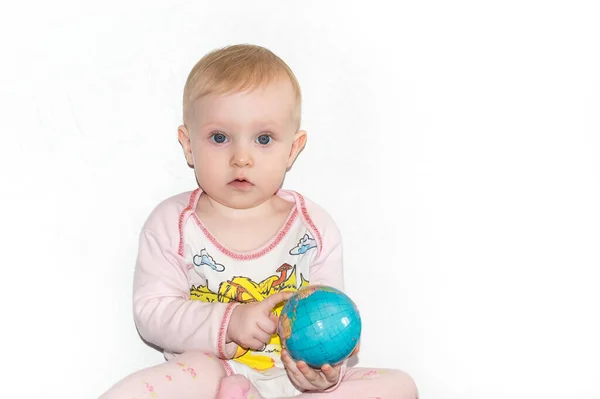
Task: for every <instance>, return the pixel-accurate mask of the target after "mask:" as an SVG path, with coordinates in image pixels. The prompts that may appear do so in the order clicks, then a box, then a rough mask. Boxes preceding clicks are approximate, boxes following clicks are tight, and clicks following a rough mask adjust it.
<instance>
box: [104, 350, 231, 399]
mask: <svg viewBox="0 0 600 399" xmlns="http://www.w3.org/2000/svg"><path fill="white" fill-rule="evenodd" d="M225 375H226V372H225V369H224V368H223V365H222V363H221V361H220V360H219V359H218V358H217V357H216V356H213V355H210V354H204V353H201V352H190V353H185V354H182V355H179V356H177V357H176V358H174V359H172V360H170V361H168V362H165V363H162V364H159V365H157V366H154V367H150V368H148V369H145V370H141V371H138V372H136V373H133V374H131V375H129V376H128V377H125V378H124V379H123V380H121V381H120V382H118V383H117V384H115V385H114V386H113V387H112V388H111V389H110V390H108V391H107V392H106V393H104V394H103V395H102V396H101V397H100V399H131V398H157V399H160V398H167V399H171V398H176V399H188V398H189V399H192V398H193V399H214V398H215V397H216V396H217V390H218V387H219V383H220V381H221V379H222V378H223V377H224V376H225Z"/></svg>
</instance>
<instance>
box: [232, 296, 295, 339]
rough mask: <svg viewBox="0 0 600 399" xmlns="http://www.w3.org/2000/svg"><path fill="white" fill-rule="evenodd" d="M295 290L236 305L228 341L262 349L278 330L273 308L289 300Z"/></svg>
mask: <svg viewBox="0 0 600 399" xmlns="http://www.w3.org/2000/svg"><path fill="white" fill-rule="evenodd" d="M293 294H294V293H293V292H278V293H277V294H274V295H271V296H269V297H267V298H265V299H263V300H262V301H260V302H252V303H245V304H243V305H240V306H236V307H235V309H234V310H233V313H232V314H231V319H230V320H229V326H228V327H227V342H228V343H229V342H232V341H233V342H235V343H236V344H238V345H239V346H241V347H242V348H246V349H254V350H262V349H263V348H264V347H265V345H266V344H268V343H269V341H271V336H272V335H273V334H274V333H275V331H277V322H278V319H277V316H275V315H274V314H273V313H272V310H273V308H274V307H275V306H277V304H278V303H280V302H282V301H287V300H288V299H289V298H290V297H291V296H292V295H293Z"/></svg>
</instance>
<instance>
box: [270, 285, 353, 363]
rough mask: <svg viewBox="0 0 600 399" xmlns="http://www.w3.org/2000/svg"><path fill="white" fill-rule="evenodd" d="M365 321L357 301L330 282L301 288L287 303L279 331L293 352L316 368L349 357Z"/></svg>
mask: <svg viewBox="0 0 600 399" xmlns="http://www.w3.org/2000/svg"><path fill="white" fill-rule="evenodd" d="M361 328H362V323H361V320H360V314H359V312H358V309H357V307H356V305H355V304H354V302H352V300H351V299H350V298H349V297H348V296H347V295H346V294H344V293H343V292H342V291H340V290H338V289H335V288H333V287H330V286H327V285H308V286H305V287H302V288H301V289H299V290H298V291H297V292H296V293H295V294H294V295H293V296H292V297H291V298H290V299H289V300H288V301H287V302H286V304H285V305H284V306H283V308H282V309H281V315H280V316H279V325H278V333H279V336H280V338H281V342H282V345H283V346H284V347H285V349H287V351H288V352H289V354H290V356H291V357H292V358H293V359H294V360H296V361H298V360H303V361H305V362H306V364H308V365H309V366H311V367H313V368H320V367H321V366H322V365H324V364H330V365H332V366H335V365H337V364H339V363H341V362H342V361H344V360H345V359H347V358H348V357H349V356H350V355H351V354H352V352H353V351H354V349H355V348H357V345H358V343H359V340H360V333H361Z"/></svg>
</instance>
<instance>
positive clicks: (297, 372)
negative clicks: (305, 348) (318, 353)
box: [281, 349, 342, 391]
mask: <svg viewBox="0 0 600 399" xmlns="http://www.w3.org/2000/svg"><path fill="white" fill-rule="evenodd" d="M281 361H282V362H283V365H284V366H285V370H286V371H287V375H288V377H289V378H290V380H291V381H292V383H293V384H294V385H295V386H296V388H298V389H300V390H303V391H324V390H326V389H328V388H331V387H332V386H334V385H335V384H337V382H338V379H339V378H340V369H341V367H342V366H341V364H338V365H337V366H335V367H331V366H330V365H329V364H325V365H323V367H321V369H320V370H316V369H313V368H312V367H310V366H309V365H308V364H306V363H305V362H303V361H299V362H296V361H294V359H292V357H291V356H290V354H289V353H288V352H287V351H286V350H285V349H283V350H282V351H281Z"/></svg>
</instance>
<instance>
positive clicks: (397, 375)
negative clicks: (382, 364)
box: [386, 370, 419, 399]
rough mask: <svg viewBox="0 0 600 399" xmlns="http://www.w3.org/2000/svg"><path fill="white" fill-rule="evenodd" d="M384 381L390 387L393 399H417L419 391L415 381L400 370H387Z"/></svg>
mask: <svg viewBox="0 0 600 399" xmlns="http://www.w3.org/2000/svg"><path fill="white" fill-rule="evenodd" d="M386 380H387V383H388V384H389V386H390V391H391V392H392V393H393V394H394V396H393V397H394V398H398V399H418V397H419V391H418V389H417V384H416V383H415V380H414V379H413V378H412V377H411V376H410V375H408V374H407V373H405V372H404V371H401V370H388V371H387V373H386Z"/></svg>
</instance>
